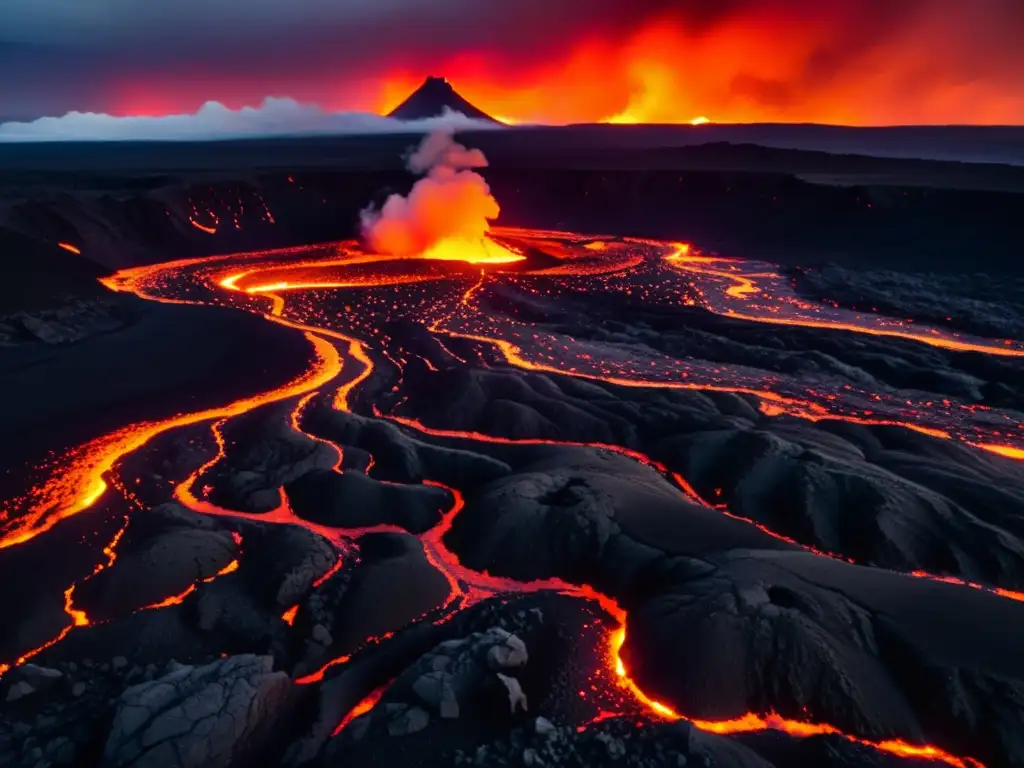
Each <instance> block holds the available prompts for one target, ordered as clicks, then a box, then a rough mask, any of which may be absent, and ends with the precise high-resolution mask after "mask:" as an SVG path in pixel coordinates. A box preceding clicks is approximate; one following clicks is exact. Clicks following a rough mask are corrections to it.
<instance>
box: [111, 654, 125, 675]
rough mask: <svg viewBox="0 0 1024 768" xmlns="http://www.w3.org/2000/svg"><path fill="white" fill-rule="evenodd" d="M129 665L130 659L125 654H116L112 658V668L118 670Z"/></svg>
mask: <svg viewBox="0 0 1024 768" xmlns="http://www.w3.org/2000/svg"><path fill="white" fill-rule="evenodd" d="M127 666H128V659H126V658H125V657H124V656H115V657H114V658H113V659H111V660H110V668H111V669H113V670H114V671H115V672H118V671H120V670H122V669H124V668H125V667H127Z"/></svg>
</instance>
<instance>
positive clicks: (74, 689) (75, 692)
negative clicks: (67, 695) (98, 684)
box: [71, 680, 86, 699]
mask: <svg viewBox="0 0 1024 768" xmlns="http://www.w3.org/2000/svg"><path fill="white" fill-rule="evenodd" d="M85 689H86V684H85V683H84V682H82V681H81V680H79V681H78V682H76V683H75V684H74V685H72V686H71V695H72V696H74V697H75V698H76V699H77V698H78V697H79V696H81V695H82V694H83V693H85Z"/></svg>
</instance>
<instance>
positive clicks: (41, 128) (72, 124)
mask: <svg viewBox="0 0 1024 768" xmlns="http://www.w3.org/2000/svg"><path fill="white" fill-rule="evenodd" d="M495 127H496V126H495V124H494V123H490V122H485V121H480V120H472V119H470V118H468V117H466V116H465V115H462V114H460V113H457V112H448V113H447V114H445V115H442V116H440V117H435V118H429V119H426V120H411V121H404V120H394V119H391V118H388V117H381V116H380V115H375V114H370V113H363V112H327V111H324V110H322V109H320V108H319V107H317V106H314V105H307V104H300V103H299V102H297V101H295V100H293V99H274V98H271V99H265V100H264V101H263V104H262V105H261V106H259V107H243V108H241V109H228V108H227V107H225V106H224V105H222V104H219V103H217V102H213V101H211V102H207V103H206V104H204V105H203V106H202V107H201V108H200V109H199V110H198V111H197V112H195V113H194V114H187V115H167V116H165V117H114V116H112V115H105V114H94V113H81V112H70V113H68V114H66V115H64V116H63V117H44V118H40V119H38V120H34V121H31V122H6V123H0V142H18V141H21V142H25V141H202V140H204V139H238V138H253V137H261V136H296V135H303V136H310V135H343V134H369V133H421V132H428V131H436V130H438V129H439V128H441V129H446V130H449V131H454V130H479V129H483V128H495Z"/></svg>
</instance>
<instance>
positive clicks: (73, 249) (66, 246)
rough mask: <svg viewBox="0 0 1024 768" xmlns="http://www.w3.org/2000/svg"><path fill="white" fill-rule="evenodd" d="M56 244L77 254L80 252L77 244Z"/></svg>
mask: <svg viewBox="0 0 1024 768" xmlns="http://www.w3.org/2000/svg"><path fill="white" fill-rule="evenodd" d="M57 245H58V246H59V247H61V248H63V249H64V250H65V251H69V252H70V253H74V254H78V255H81V253H82V251H81V249H80V248H79V247H78V246H77V245H72V244H71V243H57Z"/></svg>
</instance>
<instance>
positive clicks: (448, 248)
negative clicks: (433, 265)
mask: <svg viewBox="0 0 1024 768" xmlns="http://www.w3.org/2000/svg"><path fill="white" fill-rule="evenodd" d="M418 258H421V259H428V260H429V259H434V260H437V261H464V262H466V263H468V264H512V263H514V262H517V261H525V260H526V257H525V256H522V255H520V254H518V253H514V252H513V251H510V250H509V249H508V248H506V247H504V246H502V245H500V244H499V243H496V242H494V241H493V240H491V239H489V238H486V237H485V238H481V239H479V240H459V239H454V240H442V241H441V242H439V243H437V245H434V246H433V247H431V248H429V249H428V250H426V251H424V252H423V253H421V254H420V255H419V257H418Z"/></svg>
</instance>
